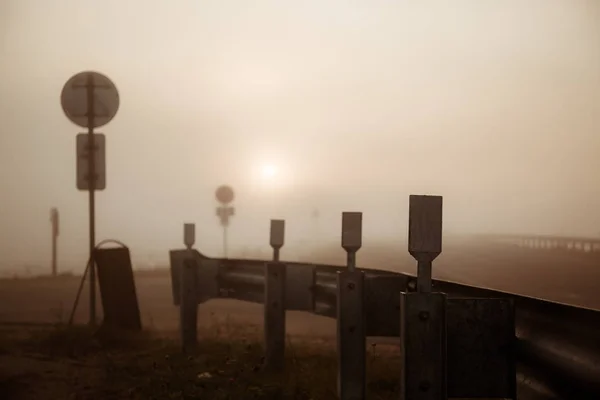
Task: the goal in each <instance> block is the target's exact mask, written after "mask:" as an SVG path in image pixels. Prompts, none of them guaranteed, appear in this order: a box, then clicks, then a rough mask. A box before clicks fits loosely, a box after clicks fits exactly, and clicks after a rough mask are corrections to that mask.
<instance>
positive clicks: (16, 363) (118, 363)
mask: <svg viewBox="0 0 600 400" xmlns="http://www.w3.org/2000/svg"><path fill="white" fill-rule="evenodd" d="M359 260H360V263H359V265H360V266H371V267H374V268H378V269H388V270H393V271H406V272H412V271H411V270H412V269H413V268H414V262H413V261H412V260H411V259H410V258H409V257H397V256H395V255H393V254H392V253H391V252H390V253H389V254H386V253H385V252H384V251H381V250H380V249H379V250H377V251H376V252H375V251H374V252H371V253H369V252H365V253H363V254H362V255H361V257H360V258H359ZM580 260H581V258H580ZM583 260H584V261H585V262H578V263H577V264H574V263H569V262H568V259H567V258H566V257H564V256H553V257H551V258H549V257H538V258H536V257H531V256H528V257H523V258H522V260H521V262H515V254H512V255H510V254H509V255H507V256H506V257H505V258H500V259H496V260H494V262H491V261H490V260H489V258H486V255H485V253H484V252H483V251H482V252H481V253H476V252H475V253H472V254H471V257H469V258H468V259H465V258H464V257H462V258H461V254H459V253H453V252H452V251H450V252H446V253H445V254H444V255H443V257H440V259H439V260H436V263H435V264H434V276H437V277H439V278H445V279H451V280H454V281H459V282H464V283H467V284H473V285H480V286H484V287H489V288H493V289H500V290H506V291H511V292H517V293H522V294H526V295H532V296H536V297H543V298H547V299H550V300H555V301H561V302H566V303H571V304H575V305H580V306H587V307H591V308H597V309H600V266H599V265H598V264H596V262H595V260H594V259H591V258H587V259H585V258H584V259H583ZM319 261H320V262H322V263H328V264H340V263H341V262H342V261H343V254H342V257H340V255H339V254H335V255H329V254H321V255H320V256H319ZM80 280H81V277H77V276H60V277H57V278H50V277H40V278H30V279H2V280H0V398H2V399H16V400H25V399H104V398H106V399H110V398H114V399H121V398H136V399H145V398H148V399H150V398H177V399H185V398H194V397H188V396H187V395H184V391H186V390H187V391H188V392H189V391H192V392H194V391H198V390H209V391H210V390H213V389H214V388H213V389H210V387H209V386H210V385H209V386H205V385H204V384H200V386H198V384H197V382H196V383H195V384H194V385H192V387H191V388H190V387H188V386H189V385H188V383H186V382H182V383H181V385H182V386H181V387H186V388H187V389H185V390H184V389H181V390H180V389H177V390H175V389H174V388H169V387H168V384H164V382H172V381H174V380H175V381H176V380H177V379H179V378H178V377H179V374H178V373H177V370H178V369H181V370H182V371H184V372H185V373H184V375H185V376H187V377H188V379H189V380H194V381H195V380H196V379H197V377H196V375H197V374H198V371H197V370H191V368H196V369H198V368H204V364H202V363H206V362H207V361H206V360H205V359H203V361H202V362H201V363H200V364H198V363H199V362H200V361H198V362H195V361H194V362H193V363H191V364H190V362H185V360H180V361H178V362H180V363H182V364H181V365H177V366H174V365H172V364H170V362H165V361H164V360H165V357H168V356H169V354H177V349H176V345H174V344H173V343H176V341H175V342H173V343H170V344H164V343H163V342H160V343H158V344H157V343H154V344H152V345H151V346H150V349H151V350H148V349H147V348H145V349H138V350H135V349H136V346H135V345H133V346H132V348H130V349H127V351H121V352H115V351H114V350H111V349H105V348H103V347H102V346H99V345H98V344H97V342H98V340H97V339H96V338H95V337H94V338H93V342H94V343H96V344H95V346H96V347H94V348H95V349H96V350H95V351H91V352H90V351H89V350H88V351H87V352H85V354H83V355H80V356H73V355H72V354H71V353H72V352H73V351H74V350H73V346H75V347H76V348H77V346H80V347H83V348H89V347H90V345H89V343H88V342H85V343H84V344H81V345H80V344H78V343H80V342H81V341H82V340H81V338H80V337H79V336H73V337H70V336H68V335H71V334H70V333H69V334H68V335H67V337H66V338H65V337H64V335H65V333H64V332H63V333H61V335H62V336H60V338H59V339H56V338H54V339H52V340H50V341H49V340H48V339H47V338H45V339H43V340H42V339H40V336H39V335H37V334H35V332H36V331H37V330H40V331H43V332H45V333H44V335H48V334H50V335H55V334H54V333H53V331H52V329H54V328H51V329H50V330H49V328H47V327H42V328H40V327H36V326H35V324H44V323H46V324H55V323H58V322H65V321H67V320H68V318H69V315H70V313H71V310H72V308H73V303H74V300H75V295H76V293H77V289H78V286H79V284H80ZM136 288H137V294H138V299H139V302H140V309H141V314H142V322H143V325H144V327H145V328H146V329H147V330H150V331H152V332H155V333H157V332H158V333H160V335H161V337H168V338H176V337H177V335H176V331H177V325H178V309H177V308H176V307H175V306H174V305H173V302H172V297H171V283H170V278H169V274H168V271H167V270H166V269H164V270H159V271H144V272H141V271H139V272H137V273H136ZM88 299H89V292H88V286H87V284H86V285H85V286H84V290H83V292H82V297H81V301H80V303H79V307H78V309H77V312H76V313H75V322H76V323H78V324H85V323H86V322H87V321H88V304H89V303H88ZM198 311H199V325H200V330H201V332H202V331H203V332H208V331H210V332H212V334H214V332H215V331H216V332H218V334H220V332H221V331H222V329H223V328H222V327H228V326H242V327H244V329H255V331H259V330H260V328H261V325H262V321H263V308H262V306H261V305H259V304H251V303H244V302H240V301H236V300H228V299H217V300H211V301H209V302H207V303H204V304H202V305H201V306H200V307H199V310H198ZM98 319H99V320H100V319H101V307H100V302H99V300H98ZM13 323H15V324H14V325H13ZM31 332H34V333H33V334H32V333H31ZM48 332H49V333H48ZM287 333H288V335H289V336H290V340H293V341H294V342H295V343H299V344H300V346H303V345H304V344H305V343H315V341H317V342H319V343H323V344H324V345H325V346H326V347H327V348H328V349H329V350H327V351H326V352H325V353H326V354H327V356H326V357H325V358H322V357H321V356H322V355H323V354H325V353H323V350H322V349H323V347H322V346H321V347H319V348H320V349H321V350H318V351H317V352H316V353H315V352H314V351H313V352H312V353H311V352H310V351H309V352H308V353H306V354H310V356H307V357H308V358H307V357H305V358H304V361H303V362H305V363H308V364H306V365H309V364H310V363H313V364H314V363H315V362H317V364H314V365H313V367H308V369H309V370H310V369H311V368H313V369H318V368H320V367H321V366H322V365H328V366H329V367H328V368H329V369H328V370H327V371H328V372H326V373H325V375H324V376H325V378H326V379H325V378H323V386H322V387H320V388H319V389H318V390H320V391H321V392H320V393H321V395H322V396H324V397H319V396H321V395H315V394H307V393H308V392H306V393H304V392H303V393H304V394H302V395H298V394H297V393H296V395H292V394H290V395H289V397H272V396H273V395H272V394H268V393H262V392H261V393H259V394H256V395H253V397H252V398H307V399H308V398H313V399H318V398H331V396H333V395H334V393H335V351H334V350H333V349H334V347H333V338H334V337H335V320H333V319H329V318H325V317H319V316H315V315H310V314H307V313H302V312H288V316H287ZM32 335H33V339H31V336H32ZM228 335H229V336H227V337H226V338H225V340H221V341H216V342H210V343H212V344H210V345H209V344H208V343H209V342H207V341H206V340H205V345H206V346H208V347H210V348H214V349H215V351H216V353H215V354H217V355H218V354H221V353H223V354H225V353H226V352H228V351H231V350H230V345H231V344H232V343H237V342H236V341H237V338H238V336H240V334H239V333H234V334H233V335H231V334H228ZM25 336H26V337H27V339H26V340H25V339H24V337H25ZM36 337H37V339H36ZM221 339H222V338H221ZM32 340H33V341H32ZM86 340H92V339H91V338H90V337H88V338H87V339H86ZM203 340H204V339H203ZM138 342H139V341H138V340H136V341H135V342H132V343H135V344H136V345H137V343H138ZM369 342H370V343H369V344H370V346H373V345H374V344H377V346H382V345H383V346H386V345H392V348H395V346H394V344H395V343H396V341H395V340H392V339H382V338H370V340H369ZM40 343H43V346H41V347H40ZM256 343H258V346H260V339H258V340H257V341H255V344H256ZM98 346H99V347H98ZM223 346H225V347H223ZM65 348H67V349H68V351H66V350H65ZM61 349H62V351H63V353H64V352H65V351H66V352H67V353H69V354H66V355H65V354H62V355H61V354H58V356H57V354H55V353H56V351H57V350H61ZM206 349H207V348H205V350H204V351H205V352H206V351H208V350H206ZM303 351H304V350H303ZM148 352H151V355H148V356H147V357H146V356H143V354H150V353H148ZM219 352H221V353H219ZM238 353H239V354H237V353H236V354H235V355H232V356H231V357H233V358H244V357H246V358H247V357H250V358H252V357H254V358H256V357H258V356H259V354H260V351H253V352H250V353H251V354H250V355H249V353H248V352H247V351H245V350H244V351H241V353H240V352H238ZM110 354H112V356H111V355H110ZM140 354H142V356H140ZM303 354H304V353H303ZM215 356H216V355H215ZM140 357H141V358H140ZM219 357H220V356H219ZM228 357H229V356H228ZM319 357H321V358H319ZM217 358H218V357H217ZM254 358H252V359H248V360H246V362H247V363H250V364H251V363H252V362H256V360H255V359H254ZM156 360H162V361H160V362H158V361H156ZM219 360H220V359H219ZM219 360H217V361H214V362H216V363H217V364H218V363H219V362H221V363H222V364H223V365H229V364H230V362H229V361H222V360H221V361H219ZM315 360H317V361H315ZM319 360H320V361H319ZM374 360H375V361H376V362H378V363H380V364H384V365H387V366H389V365H393V364H394V363H397V362H398V358H397V357H395V356H393V357H392V359H390V360H387V359H385V357H384V358H382V355H381V353H380V354H379V355H378V356H377V357H375V358H374ZM386 360H387V361H386ZM188 361H189V360H188ZM157 362H158V364H157ZM211 362H213V361H211ZM294 362H295V361H294ZM157 365H158V366H157ZM310 365H312V364H310ZM219 368H220V369H219V370H218V371H217V372H218V373H217V372H215V373H216V374H217V375H219V374H221V372H223V371H221V369H223V370H226V371H229V370H228V369H227V368H229V367H225V366H221V367H219ZM244 368H246V367H244ZM251 369H252V367H251ZM388 370H389V368H388ZM232 371H233V370H232ZM232 371H229V372H223V374H224V375H223V374H221V375H223V376H221V378H219V379H229V380H231V379H234V380H235V379H238V378H237V376H238V373H237V372H235V374H234V372H232ZM155 374H158V375H157V376H159V377H160V379H162V381H163V384H161V385H162V386H160V387H159V386H156V382H154V380H152V379H151V378H148V376H154V375H155ZM186 374H187V375H186ZM227 374H229V375H227ZM231 374H234V375H231ZM382 374H383V375H385V373H384V372H382ZM126 377H129V378H126ZM304 378H305V379H306V382H313V381H314V380H315V379H321V378H317V377H316V376H313V375H310V374H309V375H306V376H304ZM304 378H303V379H304ZM256 379H257V378H256V377H254V378H252V377H249V378H248V377H247V382H246V383H244V384H245V385H250V386H248V387H256V385H254V384H253V383H252V382H254V381H255V380H256ZM286 379H287V378H286ZM294 379H296V378H294ZM386 379H387V380H386ZM227 382H229V381H227ZM286 382H287V381H286ZM294 382H295V383H293V384H291V383H290V385H292V386H289V385H288V384H286V385H287V386H285V385H284V386H285V387H279V386H277V385H275V386H277V387H279V388H278V389H276V390H279V391H280V392H278V393H280V395H281V393H283V392H281V391H290V390H291V391H292V392H294V391H296V392H297V391H302V390H304V389H302V388H301V387H300V386H301V384H300V383H298V382H296V381H294ZM306 382H305V383H306ZM373 382H376V383H377V382H379V383H377V384H375V386H376V388H375V389H373V390H375V392H376V393H378V394H377V395H376V397H373V398H380V399H383V398H395V397H393V396H394V395H395V394H394V393H396V391H397V379H396V376H395V375H394V376H391V377H388V378H380V377H373ZM288 383H289V382H288ZM153 385H154V386H153ZM165 385H167V386H165ZM186 385H187V386H186ZM228 385H229V386H227V387H228V388H229V389H227V390H230V389H231V390H234V389H235V390H238V389H239V387H238V386H239V385H238V386H236V387H235V388H233V386H231V384H228ZM294 385H295V386H294ZM299 385H300V386H299ZM370 385H371V384H370ZM377 385H379V386H377ZM32 387H35V390H33V389H32ZM206 387H209V389H206ZM307 387H312V386H311V384H307ZM370 387H371V386H370ZM148 388H153V389H148ZM199 388H200V389H199ZM382 388H383V389H382ZM246 389H247V388H246ZM246 389H244V390H246ZM99 390H100V391H99ZM148 390H151V391H150V392H148ZM182 390H183V391H182ZM248 390H249V389H248ZM253 390H254V389H253ZM161 391H162V392H161ZM209 391H205V392H202V393H205V394H203V395H202V396H203V397H202V398H207V399H210V398H215V399H219V398H232V397H227V396H229V395H226V394H225V393H226V391H223V390H222V389H218V390H217V389H214V391H210V393H211V394H210V395H209V394H208V393H209ZM375 392H374V393H375ZM50 393H53V394H52V395H50ZM158 393H161V394H160V395H159V394H158ZM165 393H166V394H165ZM186 393H187V392H186ZM190 393H191V392H190ZM194 393H196V392H194ZM198 393H199V392H198ZM219 393H220V394H219ZM244 393H247V392H244ZM286 393H287V392H286ZM290 393H291V392H290ZM294 393H295V392H294ZM323 393H324V394H323ZM221 395H222V396H223V397H219V396H221ZM161 396H162V397H161ZM164 396H167V397H164ZM244 396H245V395H244ZM281 396H282V395H281ZM286 396H287V395H286ZM303 396H304V397H303ZM311 396H312V397H311ZM239 398H241V397H239ZM248 398H250V397H248Z"/></svg>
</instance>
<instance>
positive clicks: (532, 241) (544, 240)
mask: <svg viewBox="0 0 600 400" xmlns="http://www.w3.org/2000/svg"><path fill="white" fill-rule="evenodd" d="M485 237H486V239H491V240H493V241H496V242H498V243H504V244H510V245H515V246H519V247H526V248H530V249H540V250H568V251H575V252H582V253H598V252H600V239H591V238H583V237H561V236H544V235H486V236H485Z"/></svg>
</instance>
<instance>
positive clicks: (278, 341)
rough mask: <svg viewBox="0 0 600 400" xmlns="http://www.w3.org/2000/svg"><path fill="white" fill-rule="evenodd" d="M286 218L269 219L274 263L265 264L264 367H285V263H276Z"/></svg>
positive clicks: (273, 369)
mask: <svg viewBox="0 0 600 400" xmlns="http://www.w3.org/2000/svg"><path fill="white" fill-rule="evenodd" d="M284 236H285V221H283V220H271V233H270V244H271V247H272V248H273V262H268V263H266V265H265V299H264V303H265V318H264V324H265V328H264V329H265V368H266V369H268V370H271V371H276V370H281V369H282V368H283V367H284V366H285V280H286V266H285V264H283V263H281V262H279V250H280V249H281V247H283V244H284Z"/></svg>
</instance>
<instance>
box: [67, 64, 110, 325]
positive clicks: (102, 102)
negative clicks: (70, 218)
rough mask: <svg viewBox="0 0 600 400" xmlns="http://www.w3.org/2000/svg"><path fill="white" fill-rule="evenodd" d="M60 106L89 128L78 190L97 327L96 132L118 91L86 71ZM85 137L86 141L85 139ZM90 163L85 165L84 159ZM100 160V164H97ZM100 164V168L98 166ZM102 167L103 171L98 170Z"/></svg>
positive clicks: (100, 152)
mask: <svg viewBox="0 0 600 400" xmlns="http://www.w3.org/2000/svg"><path fill="white" fill-rule="evenodd" d="M60 103H61V106H62V109H63V112H64V113H65V115H66V116H67V118H68V119H69V120H70V121H71V122H72V123H74V124H75V125H77V126H80V127H82V128H87V134H84V136H78V139H77V143H78V146H77V150H78V151H77V165H78V169H77V188H78V189H79V190H87V191H88V193H89V200H88V201H89V236H90V237H89V239H90V243H89V247H90V250H89V251H90V255H89V264H88V265H89V268H90V325H95V324H96V270H95V262H94V249H95V247H96V220H95V214H96V213H95V209H96V200H95V196H94V193H95V191H96V190H103V189H104V188H105V182H106V173H105V170H104V164H105V163H104V162H103V161H104V154H105V153H104V137H103V136H101V135H100V136H98V135H95V134H94V129H95V128H99V127H101V126H104V125H106V124H108V123H109V122H110V121H111V120H112V119H113V118H114V116H115V115H116V114H117V111H118V109H119V104H120V100H119V92H118V91H117V88H116V86H115V84H114V83H113V82H112V81H111V80H110V79H109V78H108V77H106V76H105V75H102V74H100V73H98V72H94V71H83V72H80V73H78V74H75V75H73V76H72V77H71V78H70V79H69V80H68V81H67V83H65V85H64V86H63V89H62V92H61V97H60ZM84 137H85V139H83V138H84ZM82 159H83V160H85V161H87V163H84V162H82V161H83V160H82ZM98 161H100V162H99V163H98ZM97 163H98V164H100V165H97ZM97 167H101V168H97Z"/></svg>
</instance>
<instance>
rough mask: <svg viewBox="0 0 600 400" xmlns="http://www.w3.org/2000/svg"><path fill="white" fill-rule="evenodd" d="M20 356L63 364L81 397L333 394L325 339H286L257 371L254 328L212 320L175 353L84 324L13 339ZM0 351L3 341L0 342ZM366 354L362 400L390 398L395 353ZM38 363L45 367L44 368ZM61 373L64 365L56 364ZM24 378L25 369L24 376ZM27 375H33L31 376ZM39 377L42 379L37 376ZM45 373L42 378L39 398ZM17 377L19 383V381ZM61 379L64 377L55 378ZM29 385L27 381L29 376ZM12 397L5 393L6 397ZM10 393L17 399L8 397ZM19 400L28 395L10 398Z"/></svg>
mask: <svg viewBox="0 0 600 400" xmlns="http://www.w3.org/2000/svg"><path fill="white" fill-rule="evenodd" d="M11 340H13V346H12V347H10V346H9V347H10V348H12V350H13V351H14V350H16V349H20V351H21V353H20V356H21V357H34V355H36V357H38V358H39V357H40V356H45V359H46V361H48V360H51V362H53V363H55V364H62V365H63V367H64V366H65V365H67V364H65V362H67V361H68V362H70V363H71V364H68V365H75V367H73V368H72V369H71V370H70V373H71V374H72V375H70V376H71V378H70V379H71V380H70V381H69V382H68V385H66V386H64V387H63V388H62V390H67V389H65V388H68V390H70V391H71V392H70V393H71V395H72V396H75V397H73V398H82V399H88V398H89V399H100V398H101V399H140V400H141V399H157V400H158V399H160V400H163V399H197V398H201V399H232V400H233V399H236V400H239V399H299V400H308V399H312V400H319V399H332V398H336V381H337V358H336V351H335V343H334V342H332V341H330V340H319V339H306V340H304V339H300V338H288V343H287V347H286V358H287V359H286V368H285V370H284V371H279V372H277V373H267V372H265V371H264V370H263V369H262V363H263V345H262V341H261V332H260V329H258V328H257V327H252V326H251V327H248V326H239V325H234V324H231V323H227V322H226V323H219V324H214V326H213V327H211V328H210V329H206V330H202V331H201V332H199V343H198V347H197V348H196V349H194V351H191V352H189V353H188V354H183V353H182V352H181V350H180V347H179V344H178V341H177V340H176V339H175V338H173V337H171V338H169V337H168V335H166V337H165V335H161V336H158V335H157V334H153V333H151V332H143V333H141V334H131V333H124V332H117V331H111V330H106V329H99V330H93V329H90V328H88V327H70V328H69V327H58V328H56V329H53V330H45V331H36V332H32V333H31V334H29V335H28V336H27V337H23V338H20V339H19V340H16V341H15V339H14V338H13V339H11ZM0 343H3V344H4V346H3V347H2V349H3V350H4V351H6V349H7V346H6V342H5V340H2V341H0ZM367 354H368V359H367V380H368V396H369V398H370V399H395V398H397V397H398V386H397V382H398V377H399V374H398V365H399V359H398V353H397V350H396V349H389V348H387V346H385V347H380V346H377V347H375V346H370V348H369V349H368V353H367ZM44 368H46V369H45V371H46V370H47V369H48V367H44ZM62 371H63V372H64V370H62ZM27 376H29V375H27ZM31 376H32V378H31V379H33V376H34V375H31ZM44 379H45V381H44ZM53 379H54V380H56V378H55V377H54V378H52V377H49V376H45V375H44V374H37V375H35V380H36V385H40V381H44V382H45V386H44V384H42V386H44V387H45V393H46V396H47V397H46V398H62V397H60V396H63V395H64V394H60V395H59V394H58V393H56V394H54V393H52V383H53ZM22 381H23V379H22V380H21V383H22V384H23V383H25V384H26V383H27V382H22ZM61 382H63V383H64V379H62V381H61ZM31 383H32V384H33V382H31ZM11 398H12V397H11ZM14 398H17V397H14ZM18 398H19V399H27V398H34V397H18Z"/></svg>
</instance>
